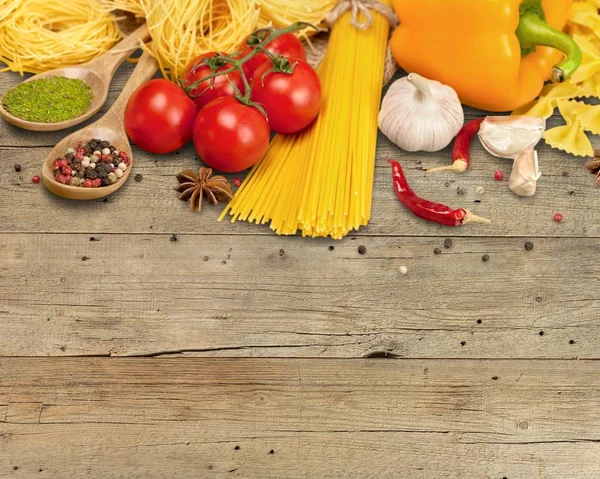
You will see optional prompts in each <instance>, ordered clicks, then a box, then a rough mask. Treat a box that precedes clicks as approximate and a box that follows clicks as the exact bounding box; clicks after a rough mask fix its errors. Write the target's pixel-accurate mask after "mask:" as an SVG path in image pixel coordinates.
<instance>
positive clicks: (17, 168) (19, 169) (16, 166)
mask: <svg viewBox="0 0 600 479" xmlns="http://www.w3.org/2000/svg"><path fill="white" fill-rule="evenodd" d="M21 169H22V168H21V165H19V164H18V163H15V171H16V172H17V173H18V172H19V171H21Z"/></svg>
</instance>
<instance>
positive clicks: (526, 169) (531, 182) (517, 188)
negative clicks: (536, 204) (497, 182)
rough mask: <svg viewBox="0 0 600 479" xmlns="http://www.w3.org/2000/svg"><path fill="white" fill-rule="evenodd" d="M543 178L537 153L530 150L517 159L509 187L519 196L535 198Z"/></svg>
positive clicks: (524, 151)
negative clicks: (538, 185)
mask: <svg viewBox="0 0 600 479" xmlns="http://www.w3.org/2000/svg"><path fill="white" fill-rule="evenodd" d="M541 176H542V173H541V172H540V168H539V163H538V154H537V151H535V150H534V149H533V148H528V149H527V150H523V151H522V152H521V153H519V154H518V155H517V157H516V158H515V161H514V163H513V169H512V172H511V174H510V179H509V180H508V187H509V188H510V189H511V190H512V191H513V192H514V193H515V194H517V195H519V196H533V195H535V191H536V189H537V181H538V180H539V179H540V177H541Z"/></svg>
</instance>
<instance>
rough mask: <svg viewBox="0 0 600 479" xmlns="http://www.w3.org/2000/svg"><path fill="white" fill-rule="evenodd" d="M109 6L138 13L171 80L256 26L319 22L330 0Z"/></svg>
mask: <svg viewBox="0 0 600 479" xmlns="http://www.w3.org/2000/svg"><path fill="white" fill-rule="evenodd" d="M102 1H103V2H104V4H106V5H107V6H109V7H110V8H111V9H113V10H121V11H125V12H130V13H133V14H134V15H136V16H138V17H144V18H145V19H146V22H147V23H148V27H149V29H150V34H151V36H152V40H153V43H152V45H153V46H152V53H153V55H154V56H155V57H156V59H157V61H158V64H159V65H160V69H161V71H162V72H163V75H165V76H167V77H170V78H171V79H173V80H177V79H178V78H179V75H180V74H181V73H182V72H183V70H184V69H185V67H186V66H187V64H188V63H189V62H190V61H191V60H192V59H193V58H195V57H196V56H198V55H200V54H202V53H207V52H209V51H222V52H227V53H232V52H234V51H236V50H238V49H239V46H240V44H241V43H242V41H243V40H244V38H245V37H246V36H247V35H249V34H250V33H251V32H252V31H253V30H255V29H256V28H257V27H259V26H260V27H262V26H270V25H274V26H276V27H282V26H287V25H289V24H291V23H294V22H297V21H300V20H301V21H305V22H314V23H320V22H321V21H322V20H323V18H324V16H325V14H326V13H327V12H328V11H329V10H330V9H331V7H332V6H333V4H334V3H335V2H336V0H296V1H294V2H289V1H288V0H161V1H160V2H157V1H156V0H102Z"/></svg>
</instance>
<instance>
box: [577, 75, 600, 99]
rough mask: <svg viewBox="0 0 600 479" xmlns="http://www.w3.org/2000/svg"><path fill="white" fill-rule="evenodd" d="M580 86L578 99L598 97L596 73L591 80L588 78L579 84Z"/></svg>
mask: <svg viewBox="0 0 600 479" xmlns="http://www.w3.org/2000/svg"><path fill="white" fill-rule="evenodd" d="M580 86H581V90H582V91H581V93H580V95H579V96H580V97H582V98H590V97H596V98H598V97H600V73H596V74H595V75H594V76H592V77H591V78H588V79H587V80H586V81H584V82H582V83H580Z"/></svg>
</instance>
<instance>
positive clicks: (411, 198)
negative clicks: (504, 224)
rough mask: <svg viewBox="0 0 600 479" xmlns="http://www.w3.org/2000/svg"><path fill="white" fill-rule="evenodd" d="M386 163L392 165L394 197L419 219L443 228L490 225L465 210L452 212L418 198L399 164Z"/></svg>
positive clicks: (440, 205) (390, 161) (486, 220)
mask: <svg viewBox="0 0 600 479" xmlns="http://www.w3.org/2000/svg"><path fill="white" fill-rule="evenodd" d="M388 163H389V164H390V165H392V178H393V180H394V189H395V190H396V196H397V197H398V199H399V200H400V203H402V204H403V205H404V206H406V207H407V208H408V209H409V210H410V211H412V212H413V213H414V214H415V215H416V216H418V217H419V218H423V219H425V220H427V221H433V222H434V223H439V224H441V225H445V226H460V225H463V224H465V223H470V222H477V223H491V221H490V220H488V219H485V218H481V217H479V216H476V215H474V214H473V213H471V212H470V211H467V210H465V209H462V208H460V209H457V210H453V209H452V208H450V207H449V206H446V205H442V204H440V203H434V202H433V201H428V200H424V199H423V198H420V197H418V196H417V195H416V194H415V192H414V191H413V190H412V189H411V188H410V186H408V182H407V181H406V176H404V172H403V171H402V166H401V165H400V163H398V162H397V161H393V160H388Z"/></svg>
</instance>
